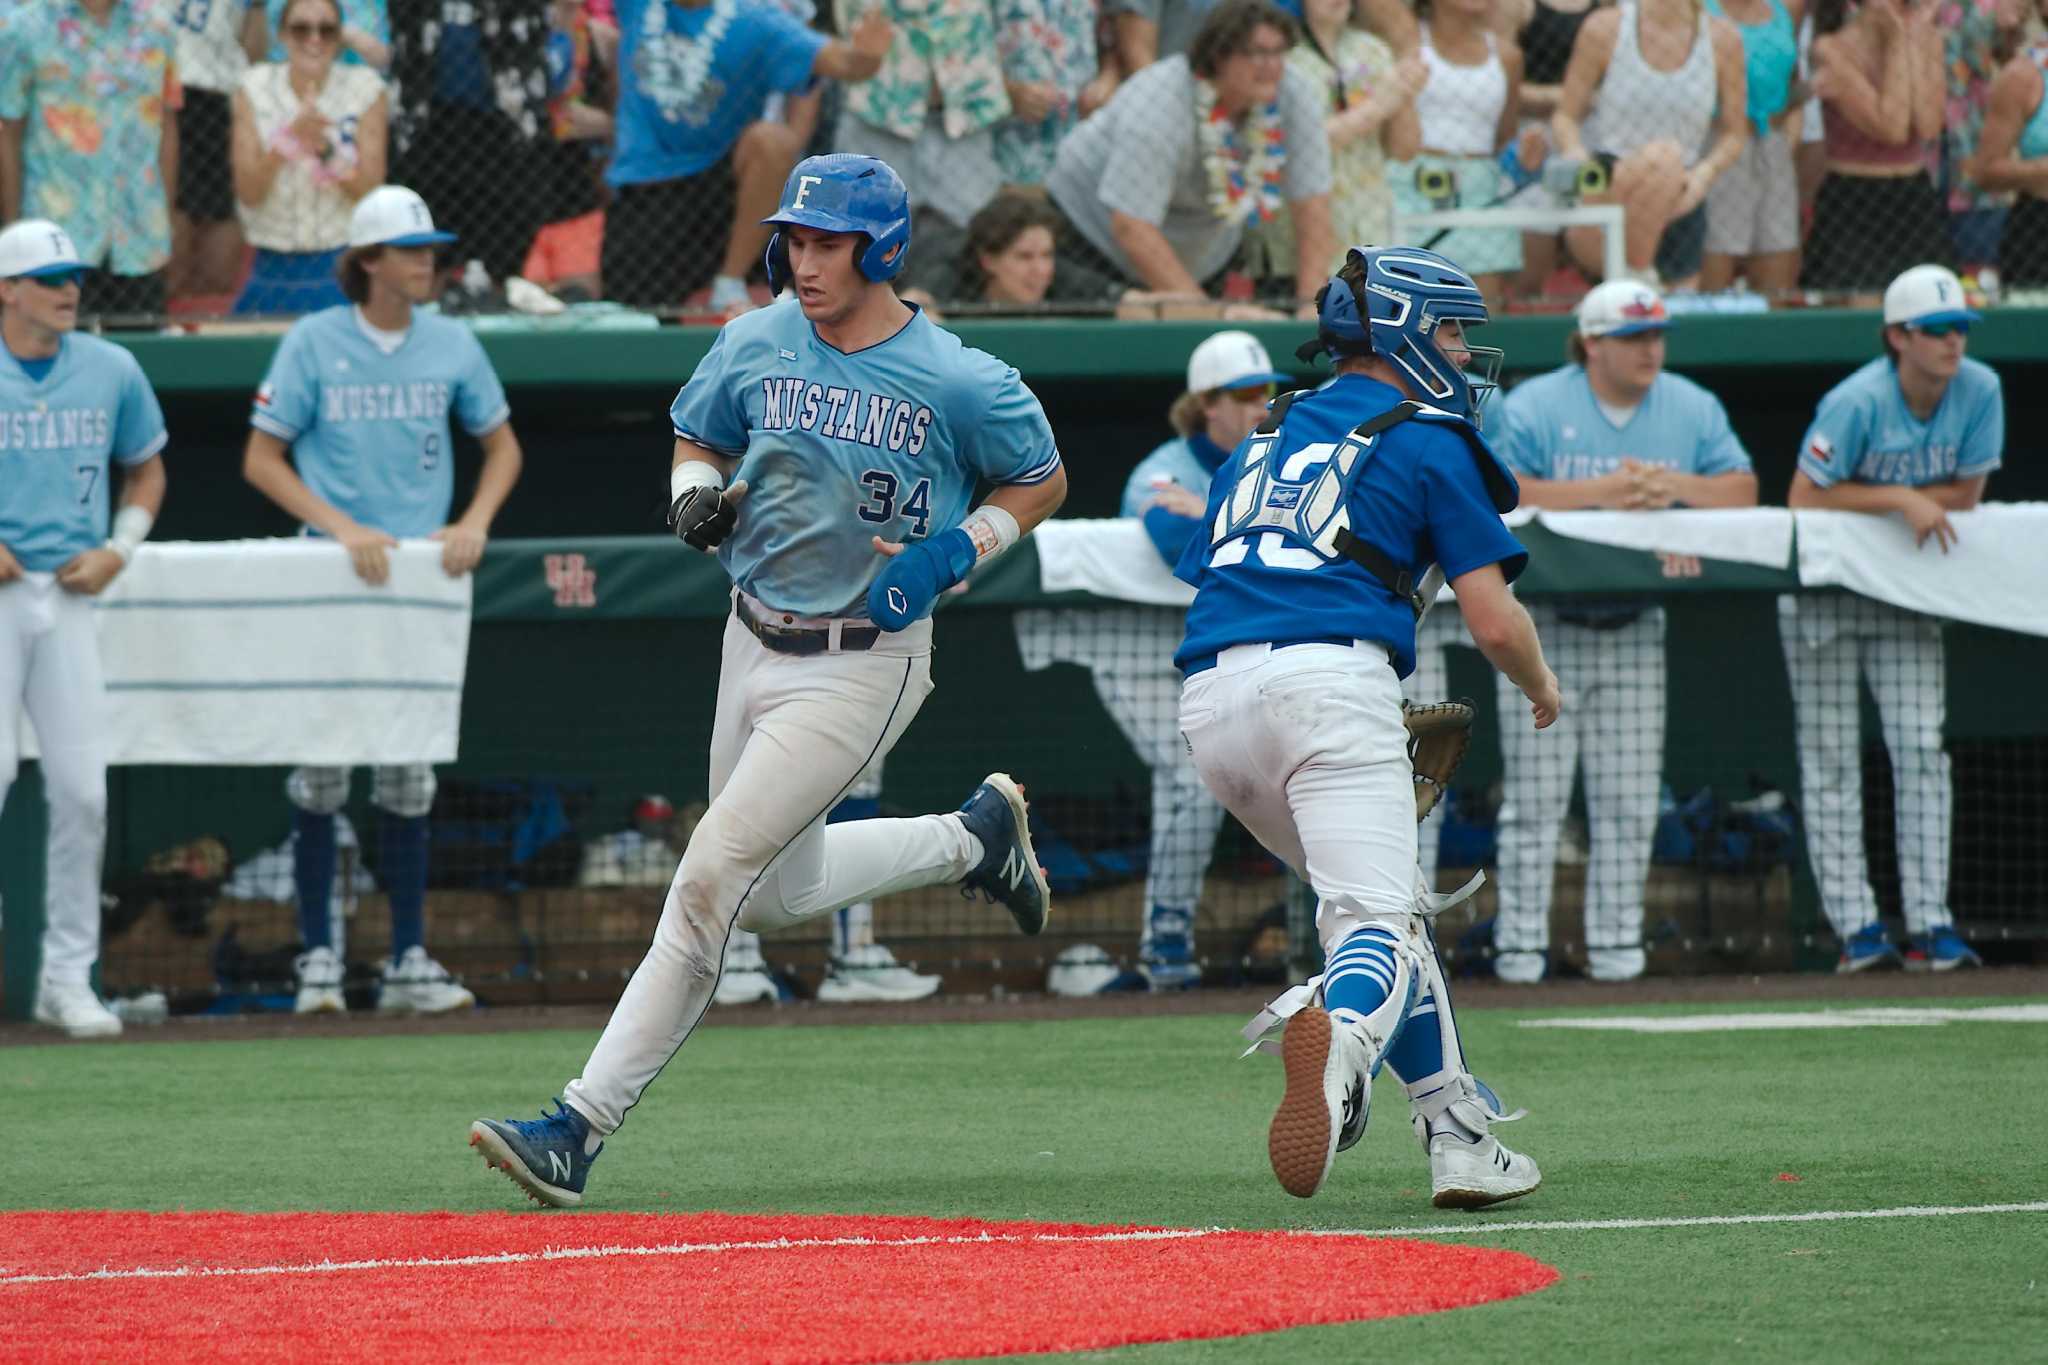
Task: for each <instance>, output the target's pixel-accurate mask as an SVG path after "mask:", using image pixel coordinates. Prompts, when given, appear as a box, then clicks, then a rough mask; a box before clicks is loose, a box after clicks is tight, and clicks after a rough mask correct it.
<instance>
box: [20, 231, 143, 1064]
mask: <svg viewBox="0 0 2048 1365" xmlns="http://www.w3.org/2000/svg"><path fill="white" fill-rule="evenodd" d="M84 274H85V263H84V262H83V261H81V260H79V258H78V248H77V247H75V246H73V245H72V242H71V238H70V236H69V235H68V234H67V233H66V232H65V231H64V229H62V228H60V227H58V226H57V225H56V224H55V223H52V222H50V221H49V220H48V219H44V218H24V219H22V220H21V221H20V222H17V223H15V224H13V225H12V226H10V227H9V228H8V229H7V230H6V231H5V232H0V341H4V342H5V346H6V352H7V354H6V355H5V357H4V358H0V807H4V806H5V805H6V803H7V792H8V789H9V788H10V787H12V786H13V785H14V774H15V772H16V766H17V764H18V762H19V759H20V755H19V753H18V752H17V751H16V747H15V746H16V742H17V740H18V738H19V736H20V733H21V725H20V712H21V711H22V710H26V711H27V712H28V718H29V720H30V721H31V722H32V723H33V724H34V725H35V728H36V741H37V743H38V744H39V745H40V746H41V748H42V756H43V757H42V764H43V789H44V793H45V795H46V798H47V800H48V802H49V808H50V829H49V843H48V846H47V850H46V859H47V861H46V864H45V867H46V872H45V876H46V879H47V887H46V890H45V893H44V900H43V907H44V917H43V945H42V946H43V967H42V976H41V979H40V981H39V982H38V984H37V988H36V1000H35V1006H34V1010H33V1015H34V1018H35V1021H36V1022H37V1023H39V1024H46V1025H48V1026H49V1027H51V1028H59V1029H62V1030H64V1031H65V1032H66V1033H68V1034H70V1035H71V1036H72V1037H74V1038H106V1037H111V1036H113V1035H114V1034H117V1033H119V1032H120V1031H121V1021H120V1020H119V1019H117V1018H115V1017H114V1014H113V1012H112V1011H110V1010H109V1009H108V1008H107V1007H106V1006H105V1005H103V1004H101V1003H100V998H99V996H97V995H95V994H94V993H93V988H92V968H93V963H94V962H95V961H97V960H98V958H99V953H100V859H101V856H102V855H103V854H104V853H105V851H106V840H107V754H106V749H105V747H104V743H105V739H104V737H105V734H106V726H105V723H104V722H103V720H102V717H101V712H102V709H103V708H104V707H105V706H106V689H105V686H104V684H103V683H102V681H101V677H100V654H99V641H98V638H97V636H95V634H94V633H93V607H92V601H91V599H92V598H93V597H94V596H95V595H97V594H98V593H99V592H100V590H101V589H103V588H105V587H106V586H107V584H108V583H110V582H112V581H113V579H114V576H115V575H116V574H118V573H120V572H121V570H122V569H123V568H124V567H125V566H126V565H127V563H128V561H129V559H130V558H131V557H132V556H133V555H134V553H135V550H136V547H137V546H139V545H141V544H142V542H143V540H144V539H146V538H147V537H148V535H149V528H150V526H151V524H152V523H154V522H155V520H156V514H157V511H158V510H159V509H160V508H161V507H162V506H163V501H164V485H165V482H166V480H165V477H164V462H163V454H162V452H163V448H164V443H165V442H166V441H167V440H169V437H168V435H167V434H166V433H165V431H164V415H163V410H162V409H161V408H159V407H158V406H157V401H156V395H155V394H154V393H152V392H150V388H149V381H148V380H147V379H145V378H143V374H142V367H141V366H140V365H138V364H136V362H135V357H134V356H133V355H132V354H130V353H129V352H128V351H127V350H126V349H124V348H122V347H120V346H115V345H113V344H112V343H110V342H105V341H101V340H100V339H99V338H98V337H94V336H79V335H77V334H76V333H75V332H74V331H73V330H72V329H73V328H75V327H77V325H78V291H79V282H80V281H81V279H82V278H83V277H84ZM110 461H111V462H112V463H113V464H118V465H120V466H121V511H120V513H119V514H118V515H117V516H115V518H114V523H113V535H112V537H111V538H109V537H108V535H107V504H108V501H109V497H108V493H107V487H108V483H109V481H110V480H111V479H112V477H113V470H112V469H111V468H110V465H109V462H110Z"/></svg>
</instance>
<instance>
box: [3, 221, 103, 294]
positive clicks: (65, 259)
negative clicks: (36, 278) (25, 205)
mask: <svg viewBox="0 0 2048 1365" xmlns="http://www.w3.org/2000/svg"><path fill="white" fill-rule="evenodd" d="M83 269H85V262H84V261H81V260H79V259H78V248H77V247H76V246H75V245H73V244H72V241H71V234H70V233H68V232H66V231H65V230H64V229H63V228H60V227H58V226H57V225H56V224H55V223H53V222H51V221H50V220H49V219H47V218H24V219H22V220H21V221H20V222H17V223H14V224H12V225H10V226H9V227H8V229H7V230H6V231H5V232H0V280H13V279H19V278H21V277H22V276H23V275H62V274H64V273H65V272H66V271H71V270H83Z"/></svg>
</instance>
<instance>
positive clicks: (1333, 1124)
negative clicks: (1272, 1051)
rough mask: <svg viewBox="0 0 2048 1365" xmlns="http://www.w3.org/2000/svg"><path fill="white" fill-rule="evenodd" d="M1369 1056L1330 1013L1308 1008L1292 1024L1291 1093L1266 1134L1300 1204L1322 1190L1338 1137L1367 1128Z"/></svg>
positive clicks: (1286, 1048) (1287, 1051)
mask: <svg viewBox="0 0 2048 1365" xmlns="http://www.w3.org/2000/svg"><path fill="white" fill-rule="evenodd" d="M1371 1056H1372V1048H1371V1045H1370V1044H1369V1043H1367V1041H1366V1039H1365V1035H1364V1031H1363V1030H1362V1029H1360V1028H1358V1027H1357V1026H1356V1025H1353V1024H1351V1023H1348V1022H1346V1021H1343V1020H1339V1019H1336V1018H1334V1017H1332V1016H1331V1014H1330V1013H1329V1012H1328V1011H1327V1010H1323V1009H1319V1008H1317V1007H1315V1006H1313V1005H1311V1006H1309V1007H1308V1008H1306V1009H1303V1010H1302V1011H1301V1012H1300V1013H1298V1014H1296V1015H1294V1017H1293V1018H1291V1019H1289V1020H1288V1021H1287V1031H1286V1032H1285V1033H1284V1034H1282V1035H1281V1038H1280V1060H1281V1061H1282V1062H1283V1063H1284V1064H1285V1065H1286V1067H1287V1089H1286V1091H1285V1093H1283V1094H1282V1095H1281V1097H1280V1107H1279V1108H1278V1109H1277V1110H1275V1111H1274V1112H1273V1122H1272V1125H1271V1126H1270V1127H1269V1128H1268V1129H1267V1130H1266V1155H1267V1157H1268V1158H1269V1159H1270V1160H1271V1161H1272V1163H1273V1174H1274V1175H1275V1176H1277V1177H1279V1180H1280V1188H1282V1189H1284V1190H1286V1191H1287V1192H1288V1193H1289V1194H1291V1195H1293V1196H1295V1197H1296V1198H1298V1199H1307V1198H1308V1197H1309V1196H1310V1195H1312V1194H1314V1193H1315V1192H1316V1191H1317V1190H1319V1189H1321V1188H1322V1187H1323V1181H1324V1179H1325V1178H1326V1177H1327V1176H1328V1175H1329V1174H1330V1163H1331V1162H1332V1161H1333V1160H1335V1159H1336V1156H1337V1143H1338V1139H1339V1137H1340V1136H1342V1135H1343V1133H1344V1132H1345V1131H1346V1130H1347V1129H1348V1130H1352V1131H1354V1132H1356V1131H1359V1130H1362V1129H1363V1128H1364V1127H1365V1123H1364V1114H1365V1111H1366V1109H1367V1107H1368V1106H1370V1105H1371V1104H1372V1084H1371V1082H1370V1081H1369V1080H1368V1079H1367V1078H1366V1067H1367V1066H1368V1065H1369V1064H1370V1061H1371ZM1353 1140H1354V1141H1355V1140H1356V1139H1355V1138H1354V1139H1353Z"/></svg>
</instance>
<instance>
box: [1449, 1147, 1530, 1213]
mask: <svg viewBox="0 0 2048 1365" xmlns="http://www.w3.org/2000/svg"><path fill="white" fill-rule="evenodd" d="M1429 1183H1430V1188H1431V1191H1432V1192H1433V1197H1432V1198H1431V1200H1430V1202H1431V1203H1433V1204H1435V1205H1436V1206H1437V1207H1438V1208H1440V1209H1483V1208H1485V1207H1486V1206H1487V1205H1488V1204H1498V1203H1500V1202H1501V1201H1502V1200H1504V1199H1519V1198H1521V1197H1522V1196H1523V1195H1525V1194H1529V1193H1531V1192H1533V1191H1534V1190H1535V1189H1536V1187H1537V1186H1539V1185H1541V1184H1542V1183H1543V1173H1542V1172H1541V1171H1539V1170H1537V1169H1536V1163H1535V1162H1533V1161H1531V1160H1530V1159H1529V1158H1528V1157H1525V1156H1523V1155H1522V1154H1521V1153H1520V1152H1517V1151H1515V1150H1513V1149H1512V1148H1510V1147H1508V1146H1507V1144H1505V1143H1503V1142H1502V1141H1501V1140H1500V1139H1499V1138H1497V1137H1495V1136H1494V1135H1493V1134H1491V1133H1488V1134H1487V1135H1486V1136H1485V1137H1482V1138H1480V1139H1479V1140H1478V1141H1477V1142H1463V1141H1460V1140H1459V1138H1458V1137H1457V1135H1456V1134H1454V1133H1438V1134H1437V1135H1436V1136H1435V1137H1432V1138H1431V1139H1430V1140H1429Z"/></svg>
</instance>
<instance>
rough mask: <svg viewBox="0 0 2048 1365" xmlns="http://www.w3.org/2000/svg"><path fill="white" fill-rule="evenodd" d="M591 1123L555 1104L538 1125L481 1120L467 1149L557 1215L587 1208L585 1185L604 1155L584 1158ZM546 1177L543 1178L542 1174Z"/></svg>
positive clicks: (599, 1146)
mask: <svg viewBox="0 0 2048 1365" xmlns="http://www.w3.org/2000/svg"><path fill="white" fill-rule="evenodd" d="M589 1136H590V1121H589V1120H588V1119H586V1118H584V1117H583V1115H581V1114H579V1113H577V1112H576V1111H575V1110H574V1109H571V1108H570V1107H569V1106H568V1105H566V1104H563V1103H562V1101H561V1100H560V1099H557V1100H556V1101H555V1112H554V1113H552V1114H543V1115H542V1116H541V1117H539V1118H537V1119H528V1120H525V1121H523V1122H522V1121H521V1120H519V1119H478V1120H477V1121H476V1122H475V1123H472V1124H470V1125H469V1145H470V1146H472V1147H475V1148H478V1149H479V1150H481V1151H482V1152H483V1154H484V1165H486V1166H490V1167H494V1168H496V1169H498V1170H502V1171H504V1172H505V1174H506V1175H508V1176H510V1177H512V1183H513V1184H515V1185H517V1186H518V1187H519V1188H520V1189H522V1190H525V1191H526V1192H527V1194H528V1195H530V1196H532V1198H533V1200H534V1202H536V1203H540V1204H552V1205H554V1206H555V1207H556V1208H558V1209H569V1208H574V1207H576V1205H578V1204H580V1203H582V1202H583V1181H584V1179H585V1178H586V1177H587V1176H589V1174H590V1165H591V1163H592V1162H594V1161H596V1160H597V1158H598V1153H600V1152H602V1151H604V1144H603V1143H601V1142H600V1143H599V1144H597V1150H596V1151H593V1152H590V1153H589V1154H588V1155H586V1154H585V1153H584V1143H585V1141H586V1140H587V1139H588V1138H589ZM543 1173H545V1174H543Z"/></svg>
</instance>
